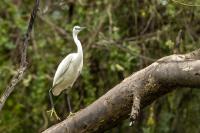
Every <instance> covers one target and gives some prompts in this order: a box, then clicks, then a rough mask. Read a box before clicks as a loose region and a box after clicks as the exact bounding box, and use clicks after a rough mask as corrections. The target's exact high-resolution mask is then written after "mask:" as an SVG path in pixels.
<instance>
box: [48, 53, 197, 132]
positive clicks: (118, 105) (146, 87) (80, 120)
mask: <svg viewBox="0 0 200 133" xmlns="http://www.w3.org/2000/svg"><path fill="white" fill-rule="evenodd" d="M199 59H200V50H196V51H194V52H191V53H189V54H185V55H171V56H166V57H163V58H161V59H160V60H158V61H156V62H154V63H153V64H151V65H150V66H148V67H146V68H144V69H142V70H140V71H138V72H135V73H134V74H132V75H131V76H129V77H128V78H126V79H124V80H123V81H122V82H121V83H119V84H118V85H116V86H115V87H114V88H112V89H111V90H110V91H108V92H107V93H106V94H105V95H103V96H102V97H100V98H99V99H98V100H96V101H95V102H94V103H92V104H91V105H89V106H88V107H86V108H85V109H82V110H80V111H78V112H77V113H76V114H75V115H74V116H71V117H69V118H67V119H66V120H64V121H62V122H60V123H58V124H56V125H54V126H52V127H50V128H49V129H47V130H46V131H44V133H80V132H81V133H86V132H101V131H105V130H107V129H109V128H112V127H114V126H115V125H117V124H118V123H119V122H120V121H122V120H124V119H126V118H128V117H129V114H130V113H131V115H130V116H131V117H130V118H131V120H132V121H135V119H136V117H137V115H138V112H139V110H140V108H141V109H142V108H144V107H146V106H147V105H149V104H150V103H152V102H153V101H154V100H156V99H158V98H159V97H160V96H162V95H164V94H166V93H168V92H171V91H172V90H174V89H176V88H180V87H200V60H199ZM131 109H132V111H131Z"/></svg>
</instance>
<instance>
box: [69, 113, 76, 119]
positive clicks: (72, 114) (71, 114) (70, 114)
mask: <svg viewBox="0 0 200 133" xmlns="http://www.w3.org/2000/svg"><path fill="white" fill-rule="evenodd" d="M74 115H75V113H72V112H69V115H68V116H67V118H69V117H71V116H74Z"/></svg>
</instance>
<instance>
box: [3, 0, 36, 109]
mask: <svg viewBox="0 0 200 133" xmlns="http://www.w3.org/2000/svg"><path fill="white" fill-rule="evenodd" d="M38 7H39V0H35V5H34V8H33V10H32V12H31V18H30V20H29V24H28V29H27V31H26V34H25V36H24V40H23V44H22V46H21V51H20V54H21V61H20V67H19V69H18V70H17V73H16V74H15V75H14V76H13V78H12V79H11V81H10V83H9V84H8V86H7V88H6V90H5V91H4V93H3V94H2V96H1V98H0V111H1V110H2V108H3V106H4V104H5V102H6V100H7V98H8V97H9V95H10V94H11V93H12V92H13V91H14V89H15V86H16V85H17V84H18V83H19V82H20V81H21V80H22V78H23V76H24V72H25V70H26V68H27V64H28V63H27V61H26V56H27V46H28V42H29V39H30V34H31V31H32V29H33V24H34V21H35V17H36V14H37V11H38Z"/></svg>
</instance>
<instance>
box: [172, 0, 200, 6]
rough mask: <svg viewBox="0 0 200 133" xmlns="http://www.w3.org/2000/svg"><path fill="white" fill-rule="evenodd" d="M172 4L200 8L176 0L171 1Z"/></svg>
mask: <svg viewBox="0 0 200 133" xmlns="http://www.w3.org/2000/svg"><path fill="white" fill-rule="evenodd" d="M171 1H172V2H174V3H176V4H180V5H182V6H189V7H200V5H194V4H187V3H183V2H180V1H177V0H171Z"/></svg>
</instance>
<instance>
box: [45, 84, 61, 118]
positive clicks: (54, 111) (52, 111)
mask: <svg viewBox="0 0 200 133" xmlns="http://www.w3.org/2000/svg"><path fill="white" fill-rule="evenodd" d="M51 91H52V88H51V89H50V90H49V98H50V102H51V110H49V111H47V112H50V117H52V116H53V114H54V115H55V117H56V119H57V120H60V118H59V117H58V115H57V113H56V110H55V108H54V103H53V98H52V93H51Z"/></svg>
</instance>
